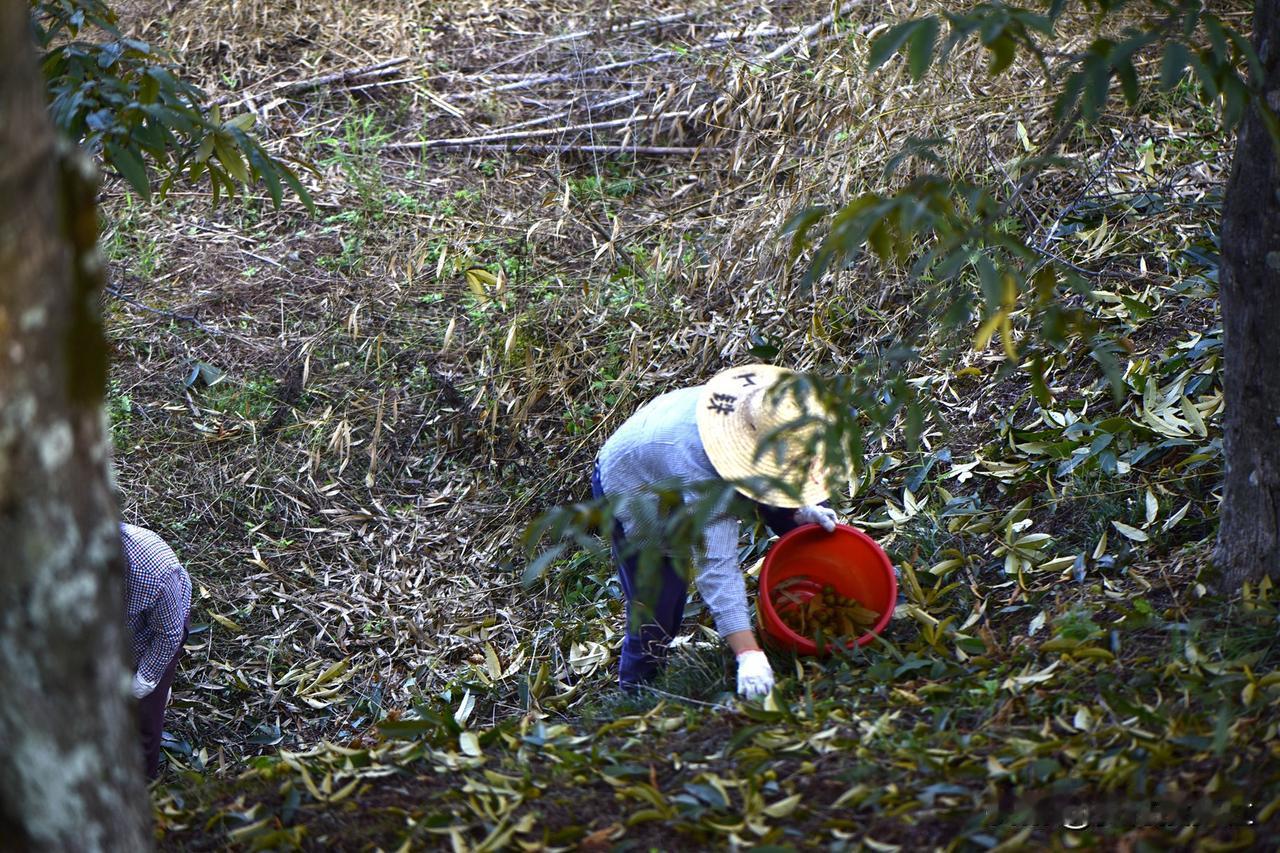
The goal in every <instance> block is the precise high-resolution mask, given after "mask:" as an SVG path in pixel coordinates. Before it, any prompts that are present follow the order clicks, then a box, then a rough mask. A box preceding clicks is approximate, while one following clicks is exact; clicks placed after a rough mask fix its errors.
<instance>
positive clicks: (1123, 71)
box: [1116, 59, 1140, 107]
mask: <svg viewBox="0 0 1280 853" xmlns="http://www.w3.org/2000/svg"><path fill="white" fill-rule="evenodd" d="M1116 79H1118V80H1119V81H1120V91H1121V92H1123V93H1124V100H1125V103H1127V104H1128V105H1129V106H1131V107H1133V106H1137V104H1138V95H1139V93H1140V90H1139V88H1138V72H1137V71H1135V70H1134V68H1133V63H1132V62H1130V61H1129V60H1127V59H1126V60H1125V61H1123V62H1121V63H1118V64H1117V65H1116Z"/></svg>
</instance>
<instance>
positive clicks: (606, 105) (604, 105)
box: [495, 92, 649, 133]
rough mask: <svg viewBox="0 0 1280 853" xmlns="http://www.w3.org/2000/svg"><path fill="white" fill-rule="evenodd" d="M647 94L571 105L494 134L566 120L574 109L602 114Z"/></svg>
mask: <svg viewBox="0 0 1280 853" xmlns="http://www.w3.org/2000/svg"><path fill="white" fill-rule="evenodd" d="M647 94H649V93H648V92H627V93H626V94H625V95H620V96H618V97H616V98H610V99H609V100H607V101H600V102H598V103H594V104H583V105H578V104H573V105H571V106H570V107H569V108H568V109H566V110H562V111H560V112H558V113H552V114H551V115H546V116H540V117H538V118H531V119H528V120H527V121H521V122H517V123H515V124H509V125H507V126H506V127H503V128H499V129H498V130H497V131H495V132H496V133H506V132H507V131H511V130H521V129H523V128H526V127H533V126H535V125H539V124H548V123H550V122H553V121H556V120H558V119H562V118H568V117H569V115H570V114H571V113H572V112H573V111H574V110H575V109H581V110H582V111H584V112H587V113H591V112H602V111H604V110H607V109H611V108H613V107H616V106H619V105H621V104H627V103H630V102H631V101H635V100H639V99H640V98H643V97H644V96H645V95H647Z"/></svg>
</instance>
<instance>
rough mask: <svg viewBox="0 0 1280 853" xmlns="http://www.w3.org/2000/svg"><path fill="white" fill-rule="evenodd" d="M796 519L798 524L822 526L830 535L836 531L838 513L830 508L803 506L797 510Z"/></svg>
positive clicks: (811, 505) (813, 505)
mask: <svg viewBox="0 0 1280 853" xmlns="http://www.w3.org/2000/svg"><path fill="white" fill-rule="evenodd" d="M795 519H796V524H821V525H822V529H823V530H825V531H827V532H828V533H832V532H834V531H835V529H836V511H835V510H834V509H832V508H831V507H829V506H818V505H817V504H809V505H808V506H802V507H800V508H799V509H798V510H796V514H795Z"/></svg>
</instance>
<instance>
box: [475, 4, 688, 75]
mask: <svg viewBox="0 0 1280 853" xmlns="http://www.w3.org/2000/svg"><path fill="white" fill-rule="evenodd" d="M697 14H698V13H697V12H695V11H685V12H676V13H674V14H671V15H662V16H661V17H657V18H648V19H646V20H642V21H632V22H631V23H629V24H613V25H610V26H607V27H596V28H595V29H589V30H578V31H576V32H572V33H564V34H563V35H558V36H554V37H552V38H549V39H547V40H546V41H544V42H542V43H541V44H539V45H537V46H535V47H531V48H529V49H528V50H525V51H522V52H520V53H517V54H516V55H515V56H512V57H510V58H508V59H504V60H502V61H501V62H499V63H497V64H496V65H494V66H492V67H491V68H489V69H488V70H489V71H494V70H496V69H498V68H503V67H505V66H507V65H512V64H514V63H516V62H519V61H520V60H522V59H528V58H529V57H530V56H533V55H534V54H535V53H538V52H540V51H543V50H546V49H547V48H548V47H551V46H552V45H555V44H564V43H565V42H569V41H577V40H578V39H584V38H591V37H592V36H617V35H622V34H623V33H634V32H637V31H639V30H645V29H649V28H650V27H661V26H665V25H666V24H675V23H679V22H680V21H684V20H688V19H689V18H692V17H695V16H696V15H697Z"/></svg>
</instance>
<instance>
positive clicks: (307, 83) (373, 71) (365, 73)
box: [213, 56, 409, 107]
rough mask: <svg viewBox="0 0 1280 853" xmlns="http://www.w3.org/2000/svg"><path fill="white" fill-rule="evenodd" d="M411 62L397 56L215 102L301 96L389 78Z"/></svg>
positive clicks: (219, 99)
mask: <svg viewBox="0 0 1280 853" xmlns="http://www.w3.org/2000/svg"><path fill="white" fill-rule="evenodd" d="M408 61H409V57H407V56H397V57H395V58H394V59H384V60H383V61H382V62H375V63H374V64H372V65H365V66H362V67H360V68H351V69H348V70H346V71H335V72H333V73H331V74H321V75H320V76H318V77H308V78H306V79H305V80H291V81H289V82H287V83H277V84H276V85H275V86H271V87H269V88H267V89H264V90H263V91H261V92H257V93H250V94H246V95H242V96H241V97H240V98H239V99H238V100H235V101H232V100H231V99H232V98H234V97H235V95H225V96H223V97H221V98H218V99H217V100H215V101H214V102H213V105H214V106H221V105H224V104H226V105H229V106H233V107H235V106H239V105H240V104H244V103H248V102H249V101H254V100H258V99H260V98H265V97H268V96H278V97H279V96H289V95H300V94H302V93H303V92H310V91H312V90H313V89H319V88H320V87H322V86H328V85H330V84H333V83H346V82H348V81H351V80H362V79H364V78H366V77H387V76H390V75H392V74H395V73H398V72H399V71H400V67H401V66H402V65H404V64H405V63H407V62H408Z"/></svg>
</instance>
